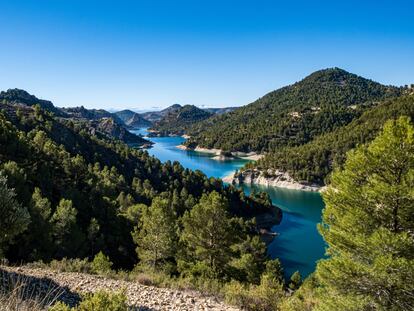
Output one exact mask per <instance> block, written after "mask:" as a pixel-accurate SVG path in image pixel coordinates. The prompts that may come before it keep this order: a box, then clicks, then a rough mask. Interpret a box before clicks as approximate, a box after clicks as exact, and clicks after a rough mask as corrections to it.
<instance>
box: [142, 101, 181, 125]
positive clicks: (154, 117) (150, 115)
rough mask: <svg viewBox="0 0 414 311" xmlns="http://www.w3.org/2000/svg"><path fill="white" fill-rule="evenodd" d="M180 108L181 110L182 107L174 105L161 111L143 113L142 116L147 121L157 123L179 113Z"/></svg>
mask: <svg viewBox="0 0 414 311" xmlns="http://www.w3.org/2000/svg"><path fill="white" fill-rule="evenodd" d="M180 108H181V105H179V104H174V105H172V106H170V107H167V108H165V109H163V110H160V111H148V112H144V113H141V116H142V117H143V118H144V119H145V120H148V121H150V122H156V121H159V120H161V119H162V118H163V117H164V116H166V115H167V114H169V113H172V112H174V111H177V110H178V109H180Z"/></svg>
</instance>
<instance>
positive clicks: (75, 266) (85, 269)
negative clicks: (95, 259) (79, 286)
mask: <svg viewBox="0 0 414 311" xmlns="http://www.w3.org/2000/svg"><path fill="white" fill-rule="evenodd" d="M49 266H50V268H51V269H53V270H57V271H60V272H79V273H91V271H92V267H91V263H90V262H88V260H87V259H86V258H85V259H79V258H75V259H67V258H63V259H62V260H52V261H51V262H50V264H49Z"/></svg>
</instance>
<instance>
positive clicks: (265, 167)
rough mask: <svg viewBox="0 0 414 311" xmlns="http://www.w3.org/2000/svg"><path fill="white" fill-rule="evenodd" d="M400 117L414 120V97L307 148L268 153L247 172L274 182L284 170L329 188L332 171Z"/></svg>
mask: <svg viewBox="0 0 414 311" xmlns="http://www.w3.org/2000/svg"><path fill="white" fill-rule="evenodd" d="M400 116H409V117H410V118H411V119H414V95H407V96H402V97H398V98H395V99H389V100H385V101H384V102H381V103H379V104H378V105H376V106H374V107H372V108H370V109H368V110H367V111H365V112H364V113H363V114H362V115H361V116H360V117H358V118H356V119H354V120H353V121H352V122H350V123H349V124H347V125H345V126H342V127H339V128H336V129H335V130H333V131H332V132H329V133H326V134H322V135H320V136H317V137H316V138H315V139H313V140H312V141H310V142H308V143H306V144H303V145H300V146H293V147H284V148H281V149H279V150H275V151H273V152H269V153H267V154H266V155H265V156H264V158H262V159H260V160H259V161H257V162H256V163H250V164H249V165H248V166H247V167H246V168H256V169H259V170H261V171H262V172H266V178H271V176H270V175H271V172H272V171H275V170H279V171H280V170H281V171H284V172H287V173H288V174H289V175H290V176H292V177H293V178H294V179H295V180H297V181H299V182H312V183H318V184H326V183H328V181H329V180H327V178H329V174H330V173H331V172H332V169H333V168H334V167H340V166H341V165H342V164H343V163H344V161H345V158H346V153H347V152H348V151H349V150H351V149H353V148H355V147H356V146H358V145H360V144H365V143H368V142H370V141H372V140H373V139H374V138H375V137H376V135H377V134H378V133H379V132H380V130H381V128H382V126H383V125H384V123H385V122H386V121H387V120H389V119H398V117H400ZM246 168H245V169H246Z"/></svg>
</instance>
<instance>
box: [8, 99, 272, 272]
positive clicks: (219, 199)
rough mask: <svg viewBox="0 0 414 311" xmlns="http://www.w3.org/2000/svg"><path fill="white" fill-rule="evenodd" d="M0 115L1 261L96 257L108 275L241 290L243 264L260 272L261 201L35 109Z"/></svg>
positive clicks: (266, 207) (267, 207)
mask: <svg viewBox="0 0 414 311" xmlns="http://www.w3.org/2000/svg"><path fill="white" fill-rule="evenodd" d="M1 110H2V112H1V114H0V163H1V164H0V193H1V194H2V196H1V197H0V200H3V201H1V202H3V203H4V202H5V201H4V200H7V203H4V204H3V203H1V204H0V208H1V209H2V210H1V212H2V220H1V230H6V234H2V235H1V236H0V246H1V247H0V250H1V251H2V252H3V254H5V255H6V257H7V258H8V259H9V260H11V261H13V262H16V261H19V262H20V261H33V260H43V261H49V260H51V259H53V258H55V259H62V258H64V257H67V258H85V257H86V258H92V257H93V256H94V255H95V254H97V253H98V252H100V251H102V252H103V253H105V254H106V255H108V256H109V258H110V260H111V261H112V262H113V263H114V265H115V266H114V267H116V268H132V266H133V265H135V264H137V263H140V264H141V265H147V266H150V267H157V268H161V267H168V269H167V270H168V271H170V272H168V273H174V274H177V273H181V274H183V275H184V274H186V275H189V274H191V275H192V274H193V275H194V276H196V277H197V276H200V275H203V276H205V277H212V276H219V275H220V277H223V278H227V277H229V276H230V275H233V274H234V275H235V277H237V278H242V279H244V280H246V279H247V277H248V276H249V277H250V276H251V275H252V272H251V271H249V269H250V268H251V266H250V264H246V265H245V264H244V261H243V262H241V261H240V260H241V258H242V257H243V256H252V257H251V258H252V259H253V258H254V264H255V265H256V267H257V269H256V270H255V272H254V273H253V275H254V277H253V278H255V280H257V278H259V277H260V274H261V273H262V272H263V271H264V269H265V262H266V260H267V256H266V251H265V250H266V247H265V246H264V244H263V243H262V242H260V240H259V238H258V235H257V233H256V230H257V228H256V226H255V225H254V222H251V221H250V220H249V219H250V218H251V217H253V216H255V215H258V214H261V213H269V212H271V213H273V210H274V209H273V208H272V206H271V203H270V200H269V198H268V196H267V195H265V194H254V195H253V196H252V197H248V196H246V195H245V194H244V193H243V192H241V191H239V190H237V189H235V188H234V187H225V186H224V185H223V183H222V182H221V180H218V179H214V178H207V177H206V176H205V175H204V174H203V173H202V172H200V171H191V170H188V169H184V168H183V167H182V166H181V165H180V164H179V163H178V162H174V163H171V162H169V161H167V162H166V163H164V164H163V163H161V162H160V161H159V160H158V159H155V158H153V157H151V156H149V155H148V153H147V152H145V151H139V150H136V149H132V148H129V147H128V146H127V145H125V144H123V143H121V142H119V141H116V140H113V139H108V138H107V137H106V136H102V137H101V136H99V135H90V134H89V133H88V131H87V130H85V128H84V127H83V126H82V124H81V123H75V122H73V121H72V120H70V119H65V118H56V117H55V116H54V115H53V114H51V113H50V112H47V111H45V110H43V109H41V108H40V107H39V106H37V105H35V106H33V107H32V106H24V105H16V104H12V103H9V104H7V103H3V104H2V105H1ZM5 204H6V205H5ZM4 206H7V208H6V209H4V208H3V207H4ZM15 211H19V212H18V213H17V212H15ZM17 214H20V215H21V216H19V217H18V218H17V219H16V215H17ZM9 216H10V217H9ZM207 222H208V224H207ZM201 223H202V224H203V225H202V226H200V225H199V224H201ZM206 234H207V235H208V234H213V238H214V239H213V240H212V241H210V240H205V239H204V236H205V235H206ZM218 234H220V238H219V239H218V236H217V235H218ZM206 243H207V244H206ZM209 243H210V244H209ZM137 254H138V255H137ZM243 258H245V257H243ZM249 258H250V257H249ZM239 261H240V262H239Z"/></svg>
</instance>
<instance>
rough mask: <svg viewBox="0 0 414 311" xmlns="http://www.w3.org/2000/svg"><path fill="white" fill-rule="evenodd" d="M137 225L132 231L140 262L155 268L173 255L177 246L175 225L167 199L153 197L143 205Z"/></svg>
mask: <svg viewBox="0 0 414 311" xmlns="http://www.w3.org/2000/svg"><path fill="white" fill-rule="evenodd" d="M141 212H142V214H141V218H140V220H139V226H138V227H135V230H134V232H133V233H132V235H133V238H134V241H135V243H136V244H137V245H138V247H137V253H138V257H139V258H140V260H141V262H142V264H144V265H148V266H150V267H152V268H156V267H158V266H160V265H162V264H163V263H165V261H166V260H168V259H171V258H173V257H174V255H175V252H176V247H177V241H178V237H177V225H176V219H175V217H176V216H175V215H174V212H173V210H172V209H171V208H170V206H169V205H168V201H167V200H161V199H155V200H153V201H152V205H151V206H150V207H146V206H143V208H142V211H141Z"/></svg>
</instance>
